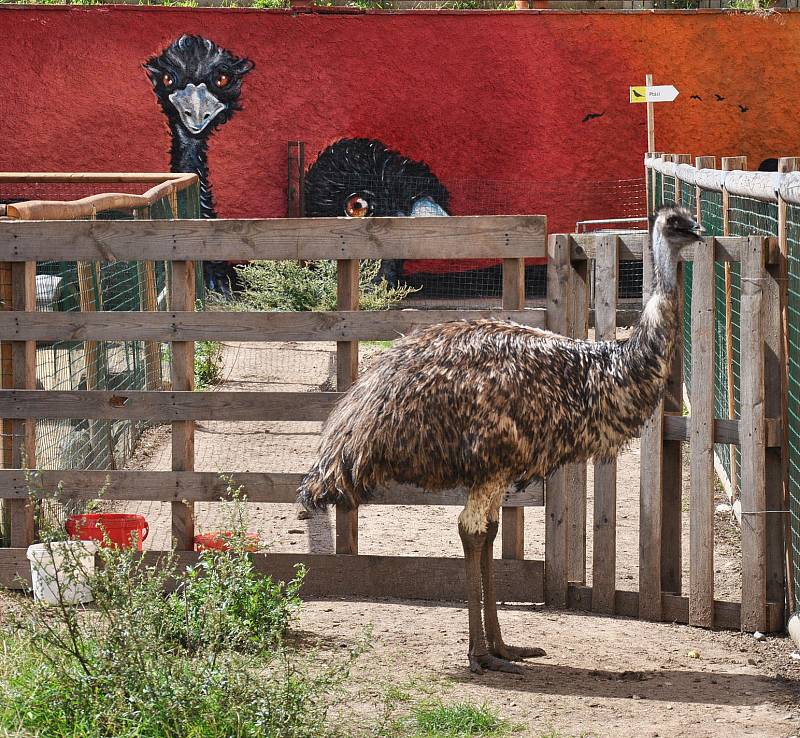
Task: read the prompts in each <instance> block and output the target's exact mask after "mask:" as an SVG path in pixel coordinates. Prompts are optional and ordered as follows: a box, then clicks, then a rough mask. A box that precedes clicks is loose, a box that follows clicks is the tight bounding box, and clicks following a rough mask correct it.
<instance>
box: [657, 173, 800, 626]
mask: <svg viewBox="0 0 800 738" xmlns="http://www.w3.org/2000/svg"><path fill="white" fill-rule="evenodd" d="M653 180H654V188H655V189H654V193H653V195H654V197H653V202H654V204H655V206H656V207H658V206H660V205H661V204H664V203H669V202H671V201H672V200H671V198H672V196H673V193H674V192H675V182H676V180H677V178H676V177H671V176H668V175H665V174H662V173H660V172H656V173H655V176H654V177H653ZM677 181H678V182H679V186H680V193H681V202H682V204H684V205H685V206H687V207H691V208H693V209H694V211H695V212H698V214H699V217H700V221H701V224H702V225H703V227H704V228H705V230H706V232H707V234H708V235H710V236H751V235H761V236H773V237H778V236H780V235H781V233H780V229H781V227H782V226H781V222H780V219H779V209H780V206H779V203H778V200H777V197H776V198H775V199H774V200H773V201H771V202H770V201H765V200H761V199H756V198H753V197H743V196H740V195H734V194H726V195H723V193H722V192H717V191H708V190H702V191H701V192H700V201H699V203H698V202H697V201H696V192H697V190H696V187H695V185H694V184H689V183H686V182H680V180H677ZM698 205H699V207H698ZM785 207H786V212H787V217H786V224H785V236H786V240H787V261H788V286H787V295H788V300H787V301H788V305H787V308H788V334H789V335H788V346H789V355H788V357H787V361H788V409H789V415H788V424H789V425H788V442H789V443H788V445H789V458H788V471H789V511H788V513H789V518H790V525H789V528H790V538H791V540H790V542H789V543H790V550H791V573H792V580H793V590H792V591H794V593H795V595H794V596H795V601H794V602H793V603H790V604H791V605H792V606H793V609H794V610H797V609H799V608H800V356H799V353H800V206H796V205H792V204H787V205H786V206H785ZM684 287H685V289H684V321H683V339H684V385H685V391H686V394H687V398H688V399H689V401H690V402H691V388H692V372H691V366H692V365H691V360H692V345H691V332H690V331H691V328H690V326H691V294H692V292H691V290H692V265H691V264H689V263H687V264H684ZM740 326H741V269H740V264H739V263H737V262H727V263H725V264H720V263H717V264H716V265H715V326H714V351H715V357H714V359H715V374H716V376H715V383H714V384H715V386H714V398H715V414H716V417H718V418H739V417H740V410H741V408H740V383H741V353H740V339H741V335H740ZM715 453H716V461H717V464H716V468H717V472H718V475H719V477H720V479H721V481H722V482H723V484H724V485H725V486H726V487H727V489H728V492H729V495H730V497H731V499H732V500H735V499H736V497H737V495H738V490H739V484H740V479H739V469H740V466H741V464H740V461H741V459H740V454H739V447H738V446H729V445H725V444H716V447H715Z"/></svg>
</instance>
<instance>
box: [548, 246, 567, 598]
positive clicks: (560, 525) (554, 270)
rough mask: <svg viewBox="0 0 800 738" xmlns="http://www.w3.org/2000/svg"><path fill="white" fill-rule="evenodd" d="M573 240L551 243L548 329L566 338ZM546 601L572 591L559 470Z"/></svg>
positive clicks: (551, 483) (551, 508) (551, 489)
mask: <svg viewBox="0 0 800 738" xmlns="http://www.w3.org/2000/svg"><path fill="white" fill-rule="evenodd" d="M573 281H574V280H573V278H572V263H571V258H570V239H569V236H566V235H553V236H550V237H549V238H548V239H547V327H548V329H549V330H551V331H554V332H556V333H561V334H562V335H564V336H570V335H572V326H571V325H570V317H571V316H570V309H569V301H570V290H571V289H572V283H573ZM544 499H545V557H544V571H545V577H544V578H545V600H546V601H547V603H548V604H549V605H551V606H554V607H566V604H567V591H568V578H567V575H568V574H567V573H568V571H569V568H568V560H567V559H568V547H567V527H568V522H569V512H570V511H569V507H568V496H567V469H566V467H565V466H562V467H561V468H559V469H557V470H556V471H555V472H553V474H551V475H550V477H549V479H547V482H546V487H545V498H544Z"/></svg>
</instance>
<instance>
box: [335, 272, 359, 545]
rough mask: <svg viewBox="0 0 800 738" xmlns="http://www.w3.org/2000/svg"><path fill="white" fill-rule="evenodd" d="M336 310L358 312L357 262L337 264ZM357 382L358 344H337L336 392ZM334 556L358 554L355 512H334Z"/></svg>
mask: <svg viewBox="0 0 800 738" xmlns="http://www.w3.org/2000/svg"><path fill="white" fill-rule="evenodd" d="M336 307H337V309H339V310H358V307H359V261H358V259H339V261H338V262H337V264H336ZM356 379H358V341H339V342H338V343H337V344H336V388H337V389H338V390H339V392H346V391H347V390H348V389H350V387H352V385H353V383H354V382H355V381H356ZM336 553H337V554H357V553H358V509H357V508H356V509H354V510H345V509H343V508H341V507H338V506H337V508H336Z"/></svg>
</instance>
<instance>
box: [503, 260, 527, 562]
mask: <svg viewBox="0 0 800 738" xmlns="http://www.w3.org/2000/svg"><path fill="white" fill-rule="evenodd" d="M524 307H525V259H504V260H503V309H504V310H521V309H522V308H524ZM501 515H502V526H501V536H502V553H503V558H504V559H524V558H525V511H524V510H523V508H521V507H509V506H503V508H502V513H501Z"/></svg>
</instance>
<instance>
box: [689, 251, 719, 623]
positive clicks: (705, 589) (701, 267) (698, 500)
mask: <svg viewBox="0 0 800 738" xmlns="http://www.w3.org/2000/svg"><path fill="white" fill-rule="evenodd" d="M690 428H691V434H690V457H691V484H690V502H689V510H690V520H689V559H690V568H689V623H690V624H691V625H698V626H700V627H703V628H711V627H713V625H714V258H713V254H712V253H711V250H710V249H709V250H708V252H707V253H706V254H705V255H702V254H701V253H700V252H699V251H698V253H697V254H696V256H695V262H694V269H693V272H692V419H691V423H690Z"/></svg>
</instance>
